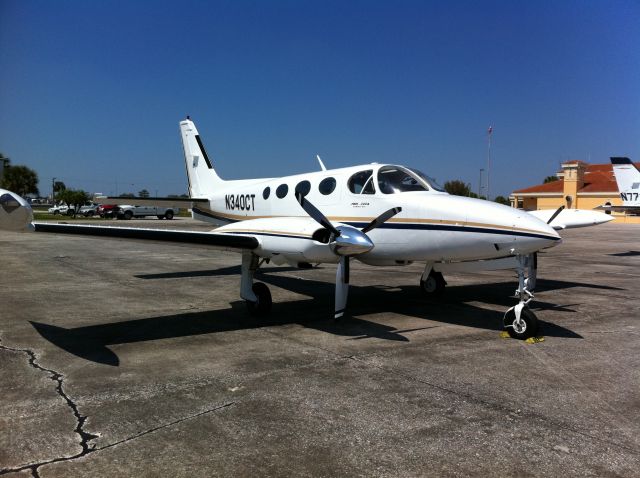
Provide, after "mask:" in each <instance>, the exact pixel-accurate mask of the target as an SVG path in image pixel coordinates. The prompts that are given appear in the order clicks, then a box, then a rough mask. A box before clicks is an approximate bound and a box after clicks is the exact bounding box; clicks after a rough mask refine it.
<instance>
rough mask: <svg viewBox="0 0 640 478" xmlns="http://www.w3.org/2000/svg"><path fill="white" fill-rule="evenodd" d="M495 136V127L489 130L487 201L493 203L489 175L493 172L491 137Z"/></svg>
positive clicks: (490, 127)
mask: <svg viewBox="0 0 640 478" xmlns="http://www.w3.org/2000/svg"><path fill="white" fill-rule="evenodd" d="M492 134H493V126H489V129H488V130H487V137H488V142H487V201H491V196H490V193H489V191H490V189H489V173H490V172H491V135H492Z"/></svg>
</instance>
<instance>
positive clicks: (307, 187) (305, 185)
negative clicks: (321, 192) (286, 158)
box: [296, 181, 311, 197]
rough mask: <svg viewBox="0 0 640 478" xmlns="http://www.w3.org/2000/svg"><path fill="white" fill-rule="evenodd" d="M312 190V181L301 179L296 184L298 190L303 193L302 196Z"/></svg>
mask: <svg viewBox="0 0 640 478" xmlns="http://www.w3.org/2000/svg"><path fill="white" fill-rule="evenodd" d="M309 191H311V183H310V182H309V181H300V182H299V183H298V184H297V185H296V192H297V193H300V194H302V196H303V197H304V196H306V195H307V194H309Z"/></svg>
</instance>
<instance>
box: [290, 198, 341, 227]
mask: <svg viewBox="0 0 640 478" xmlns="http://www.w3.org/2000/svg"><path fill="white" fill-rule="evenodd" d="M296 199H297V200H298V203H300V206H302V209H304V210H305V212H306V213H307V214H308V215H309V216H311V217H312V218H313V219H314V220H315V221H316V222H317V223H318V224H320V225H321V226H322V227H324V228H325V229H327V230H328V231H331V232H332V233H333V234H334V235H335V236H336V237H338V236H339V235H340V231H338V230H337V229H336V228H335V226H334V225H333V224H331V222H330V221H329V219H327V218H326V216H325V215H324V214H322V213H321V212H320V211H319V210H318V208H316V207H315V206H314V205H313V204H311V203H310V202H309V201H308V200H307V199H305V197H304V196H303V195H302V194H301V193H300V192H298V191H296Z"/></svg>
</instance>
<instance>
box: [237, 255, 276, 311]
mask: <svg viewBox="0 0 640 478" xmlns="http://www.w3.org/2000/svg"><path fill="white" fill-rule="evenodd" d="M258 267H260V259H259V257H258V256H256V255H255V254H253V253H252V252H248V251H247V252H243V253H242V267H241V271H242V274H241V277H240V297H242V298H243V299H244V300H245V301H246V302H247V309H249V313H250V314H251V315H254V316H258V317H262V316H265V315H267V314H269V312H271V305H272V303H273V301H272V300H271V292H270V291H269V287H267V285H266V284H264V283H263V282H256V283H255V284H254V282H253V276H254V274H255V272H256V271H257V270H258Z"/></svg>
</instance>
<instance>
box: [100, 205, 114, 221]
mask: <svg viewBox="0 0 640 478" xmlns="http://www.w3.org/2000/svg"><path fill="white" fill-rule="evenodd" d="M117 209H118V206H117V205H115V204H100V205H99V206H98V209H97V210H96V213H97V214H98V215H99V216H100V217H111V218H113V217H116V210H117Z"/></svg>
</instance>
